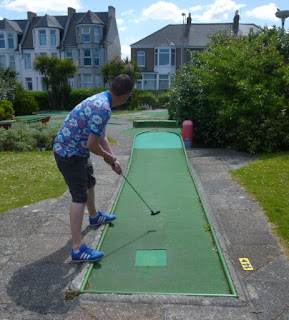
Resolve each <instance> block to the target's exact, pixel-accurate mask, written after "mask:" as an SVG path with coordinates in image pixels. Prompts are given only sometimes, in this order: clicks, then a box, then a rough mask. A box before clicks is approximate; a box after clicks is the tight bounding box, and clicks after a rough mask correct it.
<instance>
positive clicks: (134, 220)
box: [81, 132, 236, 296]
mask: <svg viewBox="0 0 289 320" xmlns="http://www.w3.org/2000/svg"><path fill="white" fill-rule="evenodd" d="M127 179H128V180H129V181H130V183H131V184H132V185H133V186H134V188H135V189H136V190H137V191H138V192H139V194H140V195H141V196H142V197H143V198H144V199H145V201H146V202H147V203H148V205H149V206H150V207H151V208H152V210H153V211H156V210H160V211H161V213H160V214H158V215H155V216H152V215H151V214H150V213H151V212H150V210H149V209H148V208H147V207H146V206H145V204H144V203H143V202H142V201H141V199H140V198H139V197H138V196H137V194H136V193H135V192H134V191H133V190H132V188H131V187H130V185H129V184H128V183H127V182H125V180H124V181H123V184H122V187H121V189H120V192H119V194H118V197H117V199H116V202H115V205H114V208H113V210H112V211H113V212H112V213H113V214H116V216H117V219H116V220H115V222H114V223H113V224H112V225H111V226H109V225H107V226H106V227H105V230H104V232H103V235H102V238H101V241H100V243H99V246H98V250H101V251H104V252H105V256H104V258H103V259H102V260H101V261H100V262H98V263H94V264H91V265H90V267H89V270H88V273H87V275H86V278H85V280H84V283H83V285H82V288H81V292H91V293H117V294H133V293H143V294H181V295H209V296H210V295H212V296H236V291H235V288H234V286H233V283H232V280H231V278H230V275H229V272H228V269H227V266H226V263H225V261H224V258H223V256H222V253H221V252H220V247H219V244H218V241H217V239H216V237H215V234H214V231H213V229H212V228H211V231H210V228H209V227H208V224H209V221H208V217H207V214H206V210H205V208H204V206H203V202H202V199H201V198H200V195H199V192H198V189H197V187H196V184H195V181H194V178H193V176H192V173H191V170H190V168H189V166H188V162H187V157H186V153H185V151H184V148H183V142H182V139H181V137H180V136H179V135H178V134H175V133H172V132H143V133H140V134H138V135H137V136H136V137H135V141H134V147H133V151H132V155H131V162H130V166H129V169H128V174H127Z"/></svg>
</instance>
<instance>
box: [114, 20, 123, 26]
mask: <svg viewBox="0 0 289 320" xmlns="http://www.w3.org/2000/svg"><path fill="white" fill-rule="evenodd" d="M116 22H117V24H118V25H119V26H121V25H123V23H124V20H123V19H116Z"/></svg>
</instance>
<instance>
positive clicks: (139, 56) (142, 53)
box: [136, 50, 146, 67]
mask: <svg viewBox="0 0 289 320" xmlns="http://www.w3.org/2000/svg"><path fill="white" fill-rule="evenodd" d="M136 55H137V56H136V61H137V65H138V66H139V67H145V61H146V54H145V51H143V50H140V51H137V54H136ZM139 59H142V60H143V64H141V63H139Z"/></svg>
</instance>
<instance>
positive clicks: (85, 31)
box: [82, 27, 90, 42]
mask: <svg viewBox="0 0 289 320" xmlns="http://www.w3.org/2000/svg"><path fill="white" fill-rule="evenodd" d="M82 42H90V27H82Z"/></svg>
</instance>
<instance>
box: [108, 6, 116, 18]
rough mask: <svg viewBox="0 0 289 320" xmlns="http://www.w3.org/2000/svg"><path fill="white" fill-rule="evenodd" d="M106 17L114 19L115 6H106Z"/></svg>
mask: <svg viewBox="0 0 289 320" xmlns="http://www.w3.org/2000/svg"><path fill="white" fill-rule="evenodd" d="M108 17H109V18H110V17H112V18H114V19H115V8H114V7H112V6H109V7H108Z"/></svg>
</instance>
